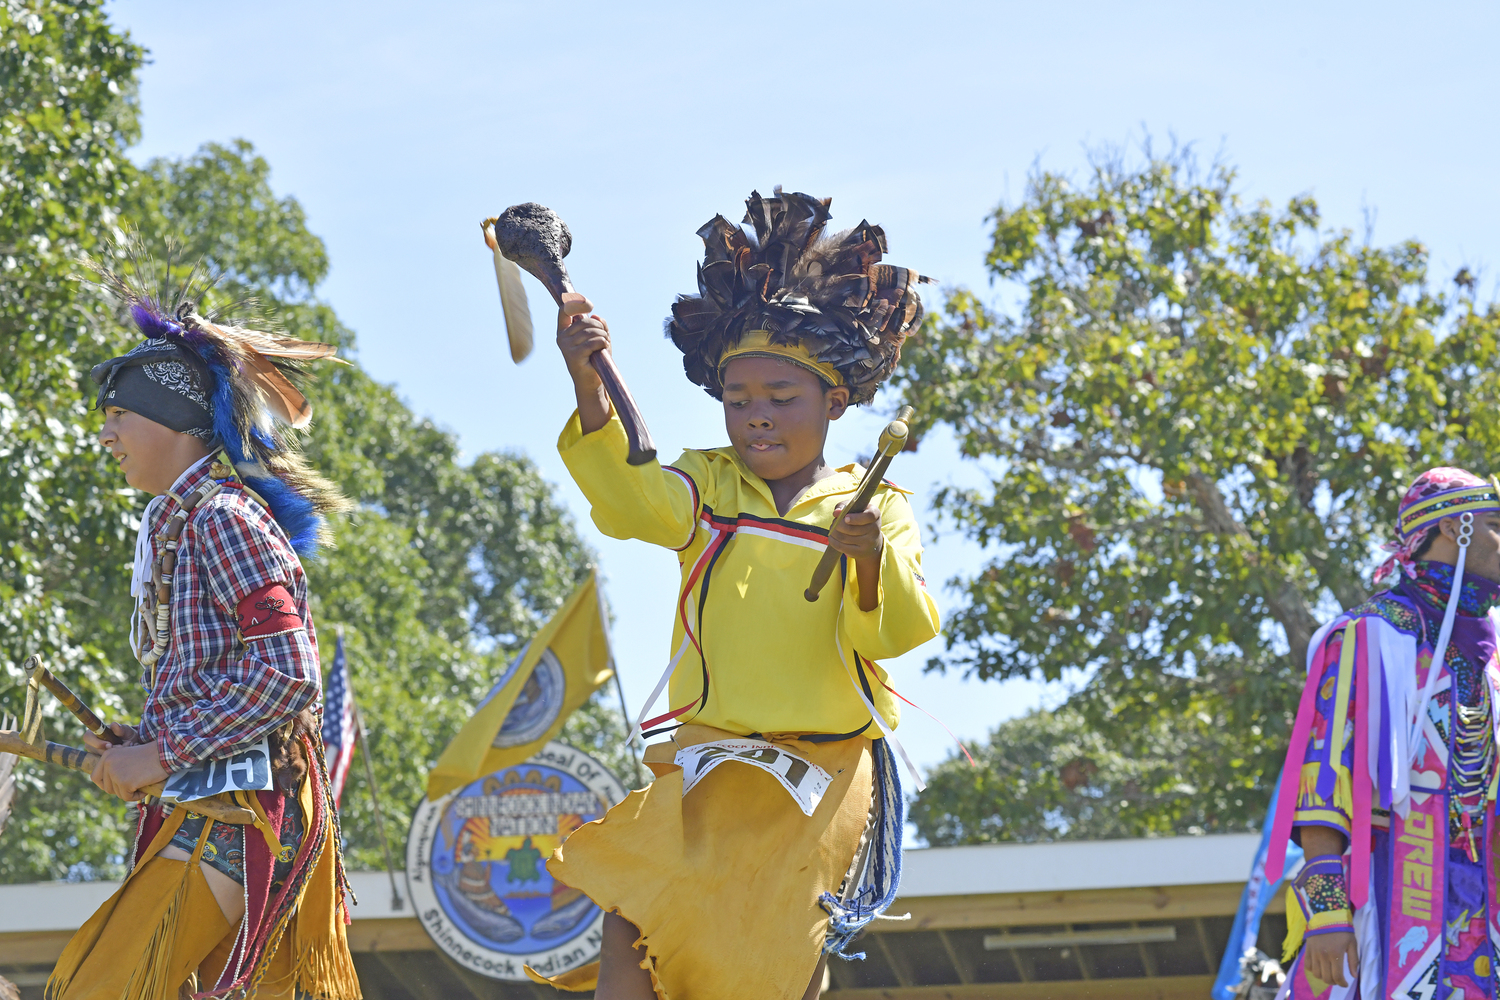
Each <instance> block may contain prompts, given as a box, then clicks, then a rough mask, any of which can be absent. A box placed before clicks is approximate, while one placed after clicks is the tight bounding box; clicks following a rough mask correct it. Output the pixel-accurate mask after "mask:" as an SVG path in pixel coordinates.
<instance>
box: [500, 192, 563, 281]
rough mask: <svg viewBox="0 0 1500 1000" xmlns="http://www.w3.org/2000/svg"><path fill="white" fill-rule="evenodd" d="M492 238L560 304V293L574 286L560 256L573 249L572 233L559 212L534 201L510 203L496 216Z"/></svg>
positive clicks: (502, 250)
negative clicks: (520, 203)
mask: <svg viewBox="0 0 1500 1000" xmlns="http://www.w3.org/2000/svg"><path fill="white" fill-rule="evenodd" d="M495 242H496V243H498V244H500V252H501V253H503V254H504V255H505V256H507V257H509V258H510V259H511V260H513V261H515V262H516V263H517V264H518V265H520V267H521V268H522V269H523V270H525V271H528V272H530V273H531V275H532V277H534V278H536V280H538V281H540V282H541V283H542V284H543V285H545V286H546V287H547V291H549V292H551V293H552V298H553V299H554V300H555V301H556V302H557V304H558V305H562V296H563V293H564V292H571V291H572V290H573V283H572V282H571V281H569V280H568V269H567V268H566V267H564V266H563V258H564V257H566V256H567V255H568V254H569V252H571V251H572V249H573V234H572V233H571V232H569V231H568V224H567V223H566V222H564V221H563V220H562V217H561V216H559V215H558V214H557V213H556V212H554V211H552V209H550V208H548V207H546V206H545V205H538V204H537V203H536V202H534V201H528V202H526V203H525V204H522V205H512V206H511V207H510V208H507V209H506V210H505V211H503V212H501V213H500V215H499V217H498V218H497V219H496V220H495Z"/></svg>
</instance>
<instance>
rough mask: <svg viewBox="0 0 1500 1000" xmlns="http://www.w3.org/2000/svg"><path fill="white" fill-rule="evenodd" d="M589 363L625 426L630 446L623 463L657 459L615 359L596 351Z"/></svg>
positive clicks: (643, 421) (643, 419)
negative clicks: (597, 374)
mask: <svg viewBox="0 0 1500 1000" xmlns="http://www.w3.org/2000/svg"><path fill="white" fill-rule="evenodd" d="M589 362H590V363H591V364H593V366H594V371H596V372H598V373H599V381H601V382H603V383H604V391H605V392H607V393H609V401H610V402H611V403H613V404H614V407H615V412H616V413H618V414H619V415H620V423H622V424H624V425H625V440H626V441H627V442H629V444H630V454H629V456H627V457H626V459H625V461H626V462H628V463H630V464H631V465H645V464H646V463H647V462H649V461H651V460H652V459H653V458H655V457H656V442H655V441H652V440H651V432H650V431H649V430H647V429H646V418H645V417H643V416H641V410H640V407H638V406H636V405H635V399H634V397H632V396H631V395H630V390H629V389H627V388H625V380H624V379H623V378H621V377H620V369H618V368H616V367H615V359H614V358H612V357H610V356H609V352H607V351H595V352H594V353H593V354H592V355H590V357H589Z"/></svg>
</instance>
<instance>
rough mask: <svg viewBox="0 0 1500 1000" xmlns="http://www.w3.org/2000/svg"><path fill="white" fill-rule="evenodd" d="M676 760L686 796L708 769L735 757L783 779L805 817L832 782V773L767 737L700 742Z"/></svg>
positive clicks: (810, 813)
mask: <svg viewBox="0 0 1500 1000" xmlns="http://www.w3.org/2000/svg"><path fill="white" fill-rule="evenodd" d="M674 760H675V761H676V763H677V764H678V766H680V767H681V768H682V794H683V795H687V793H688V792H689V790H691V789H692V787H693V786H694V785H696V784H697V783H698V782H699V780H700V779H702V777H703V776H704V775H705V774H707V773H708V772H709V771H712V770H713V769H714V768H716V767H718V766H719V765H720V764H722V763H724V762H725V761H726V760H732V761H735V762H737V763H740V764H749V765H751V766H752V767H758V768H760V769H761V770H762V771H765V772H766V773H767V774H769V775H771V776H772V777H774V778H775V779H776V780H777V781H779V782H781V787H782V788H785V789H786V790H787V793H788V794H789V795H791V797H792V798H793V799H796V800H797V805H798V806H800V807H801V809H802V813H803V815H806V816H811V815H812V814H813V810H815V809H817V808H818V803H819V802H821V801H822V800H823V793H824V792H826V791H828V786H829V784H831V783H832V781H833V775H831V774H829V773H828V772H827V771H825V770H823V769H822V768H821V767H819V766H818V765H816V764H814V763H812V762H811V761H806V760H803V759H802V758H801V757H798V756H797V755H795V754H791V753H788V752H787V751H785V750H783V749H782V748H781V747H778V746H776V745H775V744H774V743H767V742H765V741H764V740H715V741H714V742H712V743H699V744H698V745H697V746H691V747H687V748H686V749H683V750H679V751H677V756H676V757H675V758H674Z"/></svg>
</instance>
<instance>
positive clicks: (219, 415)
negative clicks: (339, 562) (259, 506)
mask: <svg viewBox="0 0 1500 1000" xmlns="http://www.w3.org/2000/svg"><path fill="white" fill-rule="evenodd" d="M200 353H201V354H204V355H207V356H206V357H204V361H205V362H206V363H207V365H208V370H209V371H210V372H212V373H213V376H214V435H215V436H216V437H218V439H219V443H220V444H221V445H222V446H223V448H224V450H225V451H226V452H227V453H228V454H229V460H230V461H231V462H232V463H234V465H235V467H236V468H238V467H239V466H240V465H242V464H245V463H250V464H255V463H258V462H259V461H260V458H259V456H257V455H255V454H253V453H251V454H247V453H246V448H245V438H244V436H243V435H242V434H241V433H240V429H239V427H237V426H236V425H235V422H234V391H233V389H232V382H231V381H230V373H229V367H228V365H226V364H225V363H224V361H223V360H222V359H221V358H220V357H219V353H218V351H217V350H213V349H211V348H210V349H209V350H203V351H200ZM250 432H251V434H252V435H254V436H255V437H256V439H257V440H258V441H260V443H261V444H262V445H263V446H265V447H266V448H267V450H268V451H275V450H276V444H275V442H274V441H269V440H268V437H269V436H268V435H267V434H266V433H265V432H264V431H262V430H261V429H260V428H258V427H252V428H251V430H250ZM241 479H243V480H244V483H245V485H246V486H248V487H250V488H251V489H252V490H254V491H255V492H256V493H257V494H259V495H260V497H261V499H262V500H264V501H265V502H266V505H267V506H268V507H270V508H271V516H272V517H273V518H275V519H276V523H277V524H278V525H280V526H281V530H282V532H283V533H284V534H285V535H286V537H287V541H289V542H291V545H292V549H293V550H294V551H295V552H296V553H297V555H298V556H300V557H302V558H303V559H311V558H313V557H314V556H316V555H317V553H318V531H319V529H320V528H321V527H322V526H323V517H322V515H321V514H319V513H318V512H317V509H316V508H315V507H314V506H313V503H312V501H311V500H309V499H308V498H307V497H304V496H303V495H302V494H300V493H298V492H297V491H296V490H294V489H292V488H291V487H290V486H288V485H287V484H286V483H284V482H282V481H281V480H279V479H277V478H275V477H274V476H271V477H267V476H246V475H243V474H241Z"/></svg>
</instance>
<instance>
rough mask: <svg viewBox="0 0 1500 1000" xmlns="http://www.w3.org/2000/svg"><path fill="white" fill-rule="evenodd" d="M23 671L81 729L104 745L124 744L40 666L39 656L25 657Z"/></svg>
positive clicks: (71, 692)
mask: <svg viewBox="0 0 1500 1000" xmlns="http://www.w3.org/2000/svg"><path fill="white" fill-rule="evenodd" d="M23 669H24V670H25V671H26V676H27V677H28V678H29V677H31V676H33V675H35V677H36V679H37V681H38V682H39V683H40V684H41V685H42V687H44V688H46V689H47V690H48V691H51V692H52V694H53V695H54V696H56V698H57V700H58V701H60V702H62V703H63V707H64V708H66V709H67V710H68V711H70V712H72V713H73V717H74V718H76V719H77V720H78V721H79V722H81V723H83V728H85V729H87V730H88V731H89V732H91V733H93V734H94V735H95V736H97V737H99V738H100V739H101V740H103V741H104V742H106V743H113V744H114V745H115V746H120V745H121V744H123V743H124V742H125V739H124V737H121V736H117V735H116V734H115V731H114V730H113V729H110V728H109V727H108V726H106V725H105V724H104V720H103V719H101V718H99V716H97V715H95V714H94V712H93V710H92V709H90V708H89V707H88V706H87V705H85V704H84V703H83V699H82V698H79V697H78V696H77V695H76V694H74V693H73V689H72V688H70V687H68V686H67V685H66V684H64V683H63V682H62V681H60V680H58V679H57V678H56V677H54V676H53V674H52V671H50V670H48V669H47V668H46V667H45V666H43V665H42V658H41V657H40V656H35V655H33V656H30V657H27V659H26V663H25V666H24V667H23Z"/></svg>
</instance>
